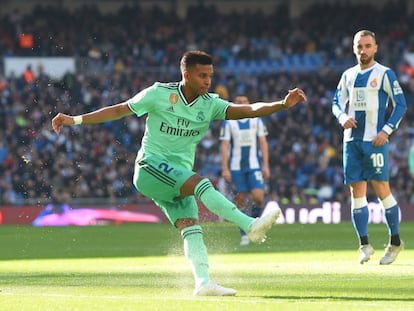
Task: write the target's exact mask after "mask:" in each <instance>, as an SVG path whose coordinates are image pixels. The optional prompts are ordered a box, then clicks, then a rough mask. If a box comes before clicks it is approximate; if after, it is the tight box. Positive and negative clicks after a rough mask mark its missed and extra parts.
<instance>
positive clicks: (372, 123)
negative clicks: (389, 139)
mask: <svg viewBox="0 0 414 311" xmlns="http://www.w3.org/2000/svg"><path fill="white" fill-rule="evenodd" d="M389 99H391V102H392V105H393V109H392V112H391V115H390V116H389V117H388V119H386V112H387V107H388V103H389ZM406 110H407V103H406V100H405V97H404V93H403V91H402V89H401V86H400V84H399V83H398V80H397V77H396V75H395V73H394V71H393V70H392V69H390V68H388V67H385V66H383V65H381V64H379V63H375V65H374V66H372V67H370V68H367V69H364V70H361V68H360V66H359V65H356V66H354V67H352V68H349V69H347V70H346V71H345V72H344V73H343V74H342V77H341V79H340V81H339V83H338V87H337V89H336V92H335V96H334V98H333V103H332V113H333V114H334V116H335V117H336V118H337V119H338V121H339V123H341V125H343V124H344V123H345V122H346V120H347V119H348V117H353V118H354V119H355V120H356V121H357V122H358V125H357V128H350V129H345V130H344V142H346V141H352V140H359V141H372V139H373V138H374V137H375V136H376V135H377V133H378V132H380V131H381V130H382V131H384V132H386V133H387V134H388V135H390V134H391V133H392V132H393V131H394V130H396V129H397V128H398V125H399V123H400V122H401V119H402V117H403V115H404V113H405V111H406Z"/></svg>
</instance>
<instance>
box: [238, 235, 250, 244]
mask: <svg viewBox="0 0 414 311" xmlns="http://www.w3.org/2000/svg"><path fill="white" fill-rule="evenodd" d="M249 244H250V239H249V237H248V236H247V235H242V237H241V240H240V246H246V245H249Z"/></svg>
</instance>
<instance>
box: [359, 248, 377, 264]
mask: <svg viewBox="0 0 414 311" xmlns="http://www.w3.org/2000/svg"><path fill="white" fill-rule="evenodd" d="M374 252H375V251H374V248H373V247H372V246H371V244H366V245H361V246H360V247H359V258H358V261H359V263H360V264H361V265H363V264H364V262H367V261H368V260H369V259H370V258H371V255H373V254H374Z"/></svg>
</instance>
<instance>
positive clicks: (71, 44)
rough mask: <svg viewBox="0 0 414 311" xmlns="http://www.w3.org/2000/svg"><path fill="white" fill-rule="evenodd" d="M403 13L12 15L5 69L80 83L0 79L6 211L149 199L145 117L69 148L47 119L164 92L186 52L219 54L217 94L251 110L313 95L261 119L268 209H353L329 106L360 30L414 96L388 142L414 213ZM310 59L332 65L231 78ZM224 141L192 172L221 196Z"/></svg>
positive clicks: (215, 132) (214, 134)
mask: <svg viewBox="0 0 414 311" xmlns="http://www.w3.org/2000/svg"><path fill="white" fill-rule="evenodd" d="M398 3H399V5H396V1H392V2H390V4H389V5H386V6H384V7H382V8H375V7H371V6H369V5H365V4H362V5H361V4H360V5H350V4H347V5H343V4H315V5H313V6H311V7H310V8H309V10H307V11H306V12H304V14H303V15H302V16H301V17H300V18H299V19H297V20H296V19H295V20H291V19H289V18H288V16H289V14H288V12H287V11H286V10H287V8H286V7H285V6H280V7H278V8H277V9H275V11H274V12H272V13H270V14H264V13H263V12H259V11H256V12H243V13H236V12H233V13H230V14H224V13H219V12H218V11H217V10H216V8H215V7H214V6H211V7H205V6H203V5H197V6H193V7H190V8H189V10H188V13H187V16H186V18H185V19H180V18H179V17H178V16H177V15H176V14H175V13H174V12H164V11H163V10H161V9H160V8H157V7H154V8H153V9H151V10H150V11H143V10H142V9H141V8H140V7H139V6H134V7H130V6H128V7H125V8H123V9H121V10H120V11H119V12H112V13H111V14H105V15H104V14H102V13H100V12H99V10H97V9H96V8H95V7H93V6H86V7H83V8H82V9H81V10H78V11H75V12H71V11H68V10H65V9H63V8H57V7H51V6H49V7H41V6H39V7H36V8H35V9H34V10H33V11H32V13H30V14H28V15H23V14H21V13H20V12H18V11H16V12H14V13H13V14H11V15H6V16H3V17H1V19H0V54H1V55H2V56H74V57H76V58H77V59H79V60H81V62H82V64H83V66H81V67H83V70H81V71H80V72H78V73H77V74H71V73H67V74H66V75H65V76H63V77H62V79H60V80H53V79H51V78H50V77H49V76H48V75H47V74H46V73H45V72H44V71H43V70H42V68H41V67H39V68H30V67H28V68H27V70H26V72H25V74H24V75H22V76H14V77H4V76H1V75H0V136H1V137H2V139H1V140H0V204H23V203H24V202H27V200H34V202H41V201H42V202H44V201H56V202H64V201H65V200H68V199H70V200H71V201H74V202H75V203H76V201H77V200H79V202H81V200H82V199H85V198H92V199H93V200H95V201H96V200H99V199H102V202H104V201H107V202H112V201H113V202H137V201H138V200H143V199H144V198H143V197H142V196H140V195H139V194H138V193H137V192H136V191H135V189H134V188H133V185H132V182H131V180H132V173H133V162H134V160H135V156H136V151H137V149H138V148H139V143H140V140H141V137H142V134H143V130H144V127H145V118H140V119H137V118H136V117H128V118H127V119H125V120H124V121H117V122H112V123H108V124H103V125H88V126H83V127H82V129H80V128H79V126H73V127H71V128H64V129H63V133H62V134H61V135H59V136H56V135H55V134H54V132H53V131H52V129H51V125H50V122H51V118H52V117H53V116H54V115H55V113H56V112H57V111H62V112H66V113H68V114H81V113H85V112H88V111H91V110H95V109H97V108H99V107H102V106H107V105H111V104H115V103H118V102H120V101H123V100H125V99H127V98H129V97H131V96H132V95H134V94H135V93H136V92H137V91H139V90H141V89H142V88H144V87H147V86H149V85H151V84H152V83H153V82H154V81H173V80H176V81H178V80H179V79H180V76H179V64H178V60H179V59H180V57H181V54H182V52H183V51H185V50H188V49H202V50H205V51H207V52H209V53H211V54H213V55H214V57H215V77H214V79H213V84H214V85H213V88H212V91H214V92H217V93H219V94H220V95H221V96H222V97H225V98H229V99H232V98H233V97H234V96H235V95H236V94H246V95H247V96H248V97H249V98H250V99H251V100H253V101H254V100H255V99H259V98H260V99H263V100H270V99H280V98H281V97H282V96H284V94H285V92H286V90H287V89H289V88H292V87H295V86H298V87H300V88H302V89H304V90H305V91H306V93H307V96H308V100H309V101H308V103H307V104H306V105H305V104H301V105H300V106H299V107H297V109H295V111H284V112H280V113H278V114H274V115H272V116H271V117H268V118H266V119H265V122H266V124H267V126H268V129H269V136H268V141H269V147H270V148H269V149H270V166H271V170H272V172H271V173H272V177H271V180H269V183H268V196H269V198H271V199H276V200H278V201H279V202H281V203H306V204H318V203H320V202H321V201H324V200H337V201H340V202H344V203H345V202H347V200H348V197H349V195H348V189H347V188H346V187H345V186H344V185H343V177H342V175H343V174H342V150H341V148H342V144H341V139H342V130H341V128H340V127H339V125H338V124H337V122H336V120H335V118H334V117H333V116H332V113H331V101H332V96H333V92H334V90H335V88H336V83H337V81H338V78H339V76H338V75H339V74H340V73H339V72H340V70H341V69H343V68H344V66H348V65H350V64H353V63H354V56H353V55H352V51H351V50H350V46H351V45H352V44H351V40H352V38H351V37H350V34H353V33H354V32H355V30H356V29H359V28H361V27H364V28H369V29H373V30H375V31H376V32H377V36H378V41H379V45H380V48H379V50H380V52H379V57H380V59H381V62H382V63H383V64H386V65H388V66H390V67H392V68H394V69H395V70H396V72H397V73H398V75H399V79H400V81H401V83H402V87H403V89H404V92H405V94H406V97H407V103H408V105H409V108H408V111H407V114H406V116H405V119H404V121H403V122H402V123H401V125H400V129H399V130H398V131H397V132H396V133H394V134H393V135H392V137H391V144H390V149H391V161H390V163H391V179H390V181H391V183H392V184H393V185H394V188H395V189H396V193H395V195H396V196H397V197H398V199H399V202H400V203H414V180H413V177H412V175H411V174H410V170H409V167H408V160H407V158H408V154H409V149H410V147H411V144H412V140H413V138H414V112H413V111H412V109H410V104H411V103H412V102H413V101H414V69H413V68H412V67H411V66H410V65H409V64H408V63H407V62H405V61H404V57H403V55H404V53H406V52H414V35H413V34H412V33H411V32H410V29H413V27H414V16H412V15H410V14H409V13H408V11H407V10H406V9H405V7H404V3H405V2H404V1H402V2H398ZM322 11H323V12H324V14H320V12H322ZM338 12H341V14H338ZM366 12H370V14H367V13H366ZM333 16H335V17H333ZM20 33H31V34H33V39H34V42H33V46H32V47H31V48H24V47H22V46H20V45H19V40H18V38H19V34H20ZM304 54H311V55H319V57H321V59H322V60H323V62H322V64H320V66H318V68H317V69H310V68H306V66H301V64H299V66H298V67H295V68H293V67H292V68H289V67H280V68H277V69H276V68H275V69H274V70H263V71H260V70H256V71H254V72H245V71H243V70H241V69H239V70H238V69H237V66H235V67H234V68H233V70H224V68H227V67H226V66H227V65H228V64H229V63H230V62H234V61H236V62H237V61H240V60H250V61H259V60H278V59H281V58H283V57H285V56H286V55H304ZM219 130H220V122H218V121H217V122H215V123H213V124H212V126H211V130H210V132H209V133H208V135H207V136H206V138H205V139H204V140H203V141H202V143H201V145H200V146H199V148H198V151H197V158H196V166H195V167H196V169H197V170H198V171H199V172H200V173H202V174H204V175H207V176H209V177H210V178H211V179H212V180H214V181H215V182H216V185H217V187H220V185H221V184H222V180H221V177H220V168H221V159H220V153H219V140H218V137H219ZM371 195H372V193H371Z"/></svg>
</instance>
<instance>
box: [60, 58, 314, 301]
mask: <svg viewBox="0 0 414 311" xmlns="http://www.w3.org/2000/svg"><path fill="white" fill-rule="evenodd" d="M180 69H181V74H182V80H181V81H180V82H171V83H160V82H156V83H154V84H153V85H152V86H150V87H148V88H146V89H144V90H142V91H140V92H139V93H138V94H136V95H135V96H134V97H132V98H130V99H128V100H126V101H125V102H122V103H119V104H115V105H113V106H108V107H105V108H101V109H98V110H96V111H93V112H89V113H86V114H83V115H78V116H70V115H66V114H63V113H58V114H57V115H56V116H55V117H54V118H53V120H52V127H53V129H54V131H55V132H56V133H57V134H59V133H60V128H61V126H63V125H67V126H71V125H77V124H94V123H103V122H108V121H112V120H118V119H121V118H123V117H126V116H129V115H132V114H136V115H137V116H138V117H139V116H142V115H144V114H147V116H146V128H145V133H144V136H143V139H142V144H141V149H140V150H139V151H138V154H137V158H136V162H135V171H134V177H133V182H134V185H135V187H136V188H137V189H138V191H139V192H140V193H141V194H143V195H145V196H147V197H149V198H151V199H152V200H153V201H154V202H155V204H156V205H157V206H159V208H160V209H161V210H162V211H163V212H164V213H165V215H166V216H167V218H168V219H169V220H170V222H171V223H172V224H173V225H174V226H175V227H176V228H177V229H178V230H180V231H181V236H182V238H183V240H184V254H185V256H186V258H187V259H188V261H189V262H190V264H191V267H192V271H193V275H194V278H195V290H194V295H196V296H233V295H235V294H236V290H235V289H232V288H226V287H223V286H220V285H218V284H216V283H214V282H212V281H211V280H210V276H209V266H208V254H207V249H206V246H205V244H204V240H203V232H202V228H201V226H200V225H199V223H198V206H197V202H196V200H199V201H201V202H202V203H203V204H204V205H205V206H206V207H207V208H208V209H209V210H210V211H211V212H213V213H215V214H216V215H218V216H220V217H222V218H224V219H226V220H228V221H230V222H233V223H234V224H236V225H237V226H239V227H240V228H241V229H242V230H244V231H245V232H246V233H247V235H248V236H249V238H250V240H251V241H252V242H255V243H262V242H263V241H264V240H265V238H266V232H267V231H268V230H269V229H270V228H271V226H272V225H273V224H274V223H275V221H276V219H277V217H278V216H279V214H280V209H273V210H270V211H269V212H267V213H265V214H263V215H262V216H261V217H260V218H251V217H249V216H247V215H245V214H243V213H242V212H240V211H239V210H238V208H237V207H236V205H235V204H234V203H232V202H231V201H229V200H228V199H226V198H225V197H224V196H223V195H222V194H221V193H220V192H218V191H217V190H216V189H215V188H214V187H213V185H212V183H211V182H210V180H209V179H207V178H205V177H203V176H200V175H199V174H197V173H196V172H194V171H193V164H194V156H195V150H196V146H197V144H198V143H199V142H200V140H201V139H202V138H203V137H204V135H205V133H206V131H207V130H208V128H209V126H210V122H211V121H212V120H224V119H242V118H253V117H263V116H266V115H269V114H272V113H275V112H278V111H280V110H283V109H287V108H290V107H292V106H295V105H296V104H297V103H299V102H303V101H306V95H305V93H304V92H303V91H302V90H301V89H297V88H295V89H293V90H289V91H288V94H287V95H286V96H285V98H284V99H283V100H281V101H277V102H271V103H254V104H250V105H233V104H232V103H230V102H228V101H226V100H223V99H221V98H219V97H218V95H216V94H212V93H208V90H209V88H210V86H211V81H212V77H213V59H212V56H211V55H209V54H207V53H205V52H203V51H188V52H186V53H184V55H183V57H182V58H181V62H180Z"/></svg>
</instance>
